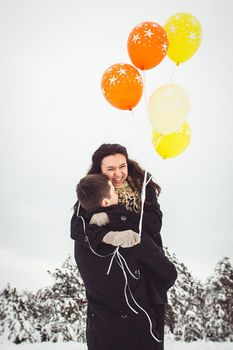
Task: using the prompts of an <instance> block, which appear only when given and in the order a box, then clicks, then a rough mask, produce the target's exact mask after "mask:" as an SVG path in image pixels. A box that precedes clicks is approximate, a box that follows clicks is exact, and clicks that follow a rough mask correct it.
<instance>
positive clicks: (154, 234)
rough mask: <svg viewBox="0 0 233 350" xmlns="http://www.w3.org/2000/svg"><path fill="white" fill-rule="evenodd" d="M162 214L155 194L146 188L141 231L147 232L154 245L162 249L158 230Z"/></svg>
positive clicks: (160, 225)
mask: <svg viewBox="0 0 233 350" xmlns="http://www.w3.org/2000/svg"><path fill="white" fill-rule="evenodd" d="M162 217H163V214H162V212H161V210H160V205H159V203H158V200H157V196H156V193H155V191H154V190H153V189H150V188H149V187H147V188H146V199H145V204H144V210H143V221H142V229H143V231H145V232H147V233H148V234H149V236H150V237H151V238H152V239H153V240H154V241H155V243H156V244H157V245H158V246H159V247H161V248H162V246H163V243H162V238H161V235H160V230H161V227H162Z"/></svg>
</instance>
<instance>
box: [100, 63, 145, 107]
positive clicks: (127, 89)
mask: <svg viewBox="0 0 233 350" xmlns="http://www.w3.org/2000/svg"><path fill="white" fill-rule="evenodd" d="M101 87H102V91H103V94H104V97H105V98H106V100H107V101H108V102H109V103H111V105H113V106H114V107H117V108H119V109H124V110H127V109H128V110H132V108H133V107H135V106H136V105H137V104H138V102H139V101H140V98H141V96H142V91H143V81H142V77H141V75H140V73H139V72H138V70H137V69H136V68H135V67H133V66H131V65H130V64H127V63H117V64H114V65H112V66H110V67H109V68H108V69H107V70H106V71H105V72H104V74H103V77H102V81H101Z"/></svg>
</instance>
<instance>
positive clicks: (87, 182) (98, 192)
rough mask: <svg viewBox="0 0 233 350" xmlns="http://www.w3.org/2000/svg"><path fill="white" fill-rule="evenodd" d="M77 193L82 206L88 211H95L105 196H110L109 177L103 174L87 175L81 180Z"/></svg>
mask: <svg viewBox="0 0 233 350" xmlns="http://www.w3.org/2000/svg"><path fill="white" fill-rule="evenodd" d="M76 193H77V197H78V201H79V202H80V204H81V206H82V207H83V208H84V209H85V210H87V211H88V212H91V211H94V210H95V209H97V208H98V207H99V206H100V205H101V201H102V200H103V199H104V198H110V186H109V179H108V178H107V176H106V175H103V174H90V175H86V176H85V177H83V178H82V179H81V180H80V181H79V183H78V185H77V187H76Z"/></svg>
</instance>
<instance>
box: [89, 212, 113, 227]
mask: <svg viewBox="0 0 233 350" xmlns="http://www.w3.org/2000/svg"><path fill="white" fill-rule="evenodd" d="M89 224H90V225H92V224H95V225H97V226H104V225H107V224H109V218H108V215H107V214H106V213H97V214H94V215H92V217H91V220H90V222H89Z"/></svg>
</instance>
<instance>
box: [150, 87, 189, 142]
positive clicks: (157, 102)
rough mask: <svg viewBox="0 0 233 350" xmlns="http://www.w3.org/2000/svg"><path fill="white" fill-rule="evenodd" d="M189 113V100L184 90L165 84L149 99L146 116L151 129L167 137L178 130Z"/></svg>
mask: <svg viewBox="0 0 233 350" xmlns="http://www.w3.org/2000/svg"><path fill="white" fill-rule="evenodd" d="M189 112H190V99H189V96H188V94H187V93H186V91H185V90H184V88H182V87H181V86H179V85H177V84H174V83H172V84H165V85H162V86H160V87H159V88H158V89H156V90H155V91H154V92H153V93H152V94H151V96H150V98H149V103H148V116H149V119H150V122H151V124H152V128H153V129H154V130H155V131H157V132H159V133H160V134H163V135H167V134H170V133H172V132H173V131H175V130H177V129H179V128H180V127H181V125H182V124H183V123H184V122H185V121H186V120H187V118H188V114H189Z"/></svg>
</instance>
